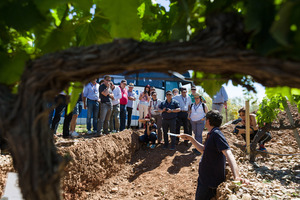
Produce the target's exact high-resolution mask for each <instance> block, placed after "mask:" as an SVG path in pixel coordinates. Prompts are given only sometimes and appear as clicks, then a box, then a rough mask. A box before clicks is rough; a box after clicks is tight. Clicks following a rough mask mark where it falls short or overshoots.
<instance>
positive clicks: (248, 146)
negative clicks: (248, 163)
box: [245, 100, 250, 154]
mask: <svg viewBox="0 0 300 200" xmlns="http://www.w3.org/2000/svg"><path fill="white" fill-rule="evenodd" d="M245 115H246V116H245V117H246V149H247V154H250V106H249V100H247V101H246V113H245Z"/></svg>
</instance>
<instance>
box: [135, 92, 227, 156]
mask: <svg viewBox="0 0 300 200" xmlns="http://www.w3.org/2000/svg"><path fill="white" fill-rule="evenodd" d="M149 91H150V88H149ZM191 91H192V93H191V94H189V95H188V93H187V89H186V88H180V91H179V89H178V88H174V89H173V90H172V91H167V92H166V97H165V99H164V100H161V99H158V98H157V93H156V92H155V91H152V92H151V93H150V95H149V96H150V98H147V99H148V102H149V103H148V113H147V111H146V114H144V116H146V118H148V120H147V119H144V118H142V115H141V113H140V122H147V121H148V122H149V121H150V122H156V123H157V124H155V126H156V127H157V128H156V129H153V130H154V131H150V132H149V130H148V129H147V126H146V127H145V134H144V135H143V136H141V137H140V140H141V141H143V142H146V143H147V145H148V143H149V142H152V145H151V147H152V148H154V147H155V145H153V144H155V142H156V140H158V144H160V143H162V138H163V140H164V145H163V148H164V149H167V148H169V134H168V133H173V134H176V135H179V134H180V129H181V127H183V131H184V133H185V134H189V135H192V133H194V135H195V139H196V141H198V142H199V143H202V132H203V129H204V125H205V115H206V113H207V112H208V108H207V106H206V104H205V103H206V101H205V99H204V98H203V96H201V95H200V94H198V93H196V86H192V87H191ZM141 98H143V94H141V96H140V99H141ZM145 99H146V98H145ZM214 99H216V102H215V103H216V105H217V106H219V107H218V109H219V110H221V109H222V107H221V106H223V104H225V105H226V102H227V100H228V96H227V93H226V91H225V90H224V88H223V87H222V89H221V91H220V92H219V93H217V94H216V95H215V98H214ZM143 105H144V103H143ZM143 110H147V108H143ZM147 124H149V126H150V124H152V123H146V125H147ZM155 136H156V137H155ZM170 138H171V145H170V146H171V147H170V149H171V150H175V146H176V144H177V143H178V139H179V138H176V136H175V135H171V136H170ZM184 143H185V144H186V145H187V144H188V140H185V141H184ZM148 146H150V145H148ZM193 151H194V153H196V154H197V155H200V152H199V151H198V150H197V148H194V149H193Z"/></svg>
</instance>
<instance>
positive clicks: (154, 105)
mask: <svg viewBox="0 0 300 200" xmlns="http://www.w3.org/2000/svg"><path fill="white" fill-rule="evenodd" d="M160 104H161V100H160V99H156V100H155V101H154V100H153V99H151V100H150V105H149V106H150V112H151V115H159V114H160V113H159V112H155V111H158V106H159V105H160Z"/></svg>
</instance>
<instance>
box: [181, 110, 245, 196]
mask: <svg viewBox="0 0 300 200" xmlns="http://www.w3.org/2000/svg"><path fill="white" fill-rule="evenodd" d="M222 119H223V117H222V115H221V114H220V113H219V111H216V110H211V111H209V112H208V113H207V114H206V122H205V126H206V128H207V130H208V134H207V138H206V141H205V142H204V145H203V144H201V143H199V142H197V141H196V140H195V139H194V138H193V137H192V136H190V135H187V134H183V135H180V136H179V137H181V138H183V139H185V140H190V141H191V142H192V144H193V145H194V146H195V147H196V149H197V150H198V151H200V152H201V153H203V156H202V159H201V161H200V163H199V177H198V185H197V190H196V195H195V199H196V200H206V199H207V200H209V199H211V198H212V197H214V196H215V195H216V189H217V187H218V185H220V184H221V183H222V182H224V181H225V164H226V158H227V160H228V163H229V165H230V168H231V171H232V173H233V176H234V179H235V180H236V181H240V182H241V183H247V184H248V183H249V181H248V180H246V179H242V178H240V175H239V169H238V166H237V164H236V161H235V159H234V157H233V154H232V152H231V150H230V147H229V145H228V143H227V141H226V139H225V137H224V135H223V133H222V132H221V131H220V129H219V127H220V125H221V124H222Z"/></svg>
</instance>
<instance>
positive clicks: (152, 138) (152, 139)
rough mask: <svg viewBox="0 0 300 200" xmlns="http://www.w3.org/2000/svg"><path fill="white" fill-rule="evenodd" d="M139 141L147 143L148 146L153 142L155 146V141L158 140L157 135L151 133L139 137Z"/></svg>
mask: <svg viewBox="0 0 300 200" xmlns="http://www.w3.org/2000/svg"><path fill="white" fill-rule="evenodd" d="M139 140H140V141H141V142H146V143H147V144H148V143H149V142H152V144H155V141H156V140H157V135H156V133H155V132H152V133H150V135H147V134H144V135H141V136H140V137H139Z"/></svg>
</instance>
